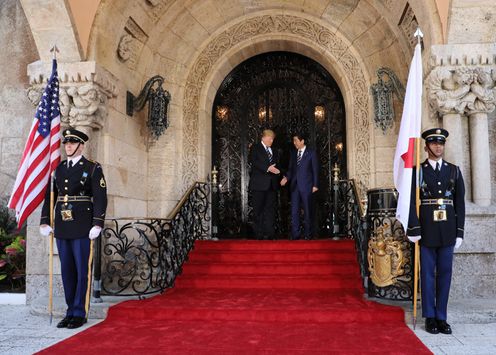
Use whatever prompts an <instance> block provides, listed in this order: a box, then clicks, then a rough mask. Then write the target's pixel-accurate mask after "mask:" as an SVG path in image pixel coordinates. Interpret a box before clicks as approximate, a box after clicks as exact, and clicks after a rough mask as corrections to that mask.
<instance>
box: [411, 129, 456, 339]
mask: <svg viewBox="0 0 496 355" xmlns="http://www.w3.org/2000/svg"><path fill="white" fill-rule="evenodd" d="M448 134H449V133H448V132H447V131H446V130H444V129H442V128H435V129H430V130H427V131H425V132H424V133H423V134H422V138H424V139H425V140H426V142H433V141H437V142H440V143H441V144H444V142H445V140H446V137H447V136H448ZM415 175H416V174H415V169H414V173H413V177H414V179H415ZM411 196H415V182H413V183H412V195H411ZM420 199H421V204H420V216H419V217H417V213H416V208H415V198H412V199H411V208H410V215H409V220H408V231H407V234H408V236H421V237H422V238H421V239H420V242H419V243H420V247H421V250H420V252H421V253H420V263H421V290H422V315H423V317H425V318H426V319H427V320H428V319H435V320H436V321H437V322H438V324H439V322H440V321H446V319H447V307H448V297H449V289H450V285H451V274H452V265H453V252H454V246H455V243H456V238H463V234H464V224H465V186H464V182H463V177H462V174H461V172H460V169H459V167H458V166H456V165H453V164H450V163H448V162H446V161H444V160H443V161H442V164H441V166H440V170H439V172H436V171H435V169H433V167H432V166H431V164H430V163H429V162H428V160H426V161H424V162H423V163H422V164H421V171H420ZM426 324H427V321H426ZM442 324H445V322H443V323H442ZM448 327H449V325H448ZM435 331H437V330H435ZM447 331H449V332H451V329H449V330H447Z"/></svg>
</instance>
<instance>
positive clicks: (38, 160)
mask: <svg viewBox="0 0 496 355" xmlns="http://www.w3.org/2000/svg"><path fill="white" fill-rule="evenodd" d="M59 163H60V108H59V78H58V76H57V61H56V60H55V59H54V60H53V65H52V75H51V76H50V80H49V81H48V83H47V86H46V87H45V90H44V91H43V96H42V97H41V99H40V103H39V104H38V108H37V109H36V113H35V115H34V120H33V125H32V126H31V130H30V132H29V136H28V140H27V142H26V146H25V147H24V152H23V153H22V159H21V165H20V167H19V171H18V173H17V178H16V181H15V184H14V190H13V191H12V196H11V197H10V201H9V207H10V208H12V209H15V211H16V219H17V225H18V227H19V228H21V227H22V224H23V223H24V221H25V220H26V219H27V218H28V216H29V215H30V214H31V213H32V212H33V211H34V210H35V209H36V208H37V207H38V206H39V205H40V203H41V202H42V201H43V199H44V196H45V190H46V188H47V186H48V184H49V181H50V174H51V173H52V171H53V170H55V168H56V167H57V165H58V164H59Z"/></svg>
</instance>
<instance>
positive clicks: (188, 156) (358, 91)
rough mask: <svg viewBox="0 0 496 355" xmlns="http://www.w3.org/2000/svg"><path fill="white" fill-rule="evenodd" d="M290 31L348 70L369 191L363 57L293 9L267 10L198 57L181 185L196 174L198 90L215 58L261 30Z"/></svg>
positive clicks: (359, 168) (188, 102) (359, 172)
mask: <svg viewBox="0 0 496 355" xmlns="http://www.w3.org/2000/svg"><path fill="white" fill-rule="evenodd" d="M274 34H282V35H291V36H293V37H294V36H296V37H300V38H301V39H302V40H304V41H306V42H311V44H312V46H314V47H315V48H320V50H323V51H325V52H326V54H325V55H327V56H330V57H331V58H332V60H333V61H334V62H335V63H336V65H337V66H339V67H340V68H341V69H342V70H343V72H345V73H346V74H345V78H346V80H348V81H349V86H350V87H351V93H350V97H351V98H352V99H351V100H352V102H351V105H350V106H351V107H352V117H353V118H352V120H353V135H354V137H353V140H354V146H355V147H356V148H355V154H354V158H353V159H355V160H354V164H353V166H354V167H355V176H356V178H357V180H358V181H359V184H360V186H361V191H366V186H367V185H368V184H369V178H370V132H369V126H370V119H369V116H368V115H369V107H368V102H369V99H368V97H367V96H368V90H367V89H368V85H367V82H366V79H365V77H364V75H363V72H364V71H365V70H364V69H363V68H362V67H361V66H360V61H359V60H358V59H357V58H356V57H355V55H354V54H353V52H352V51H351V50H350V47H349V44H347V43H345V42H344V41H343V40H342V39H341V38H339V37H338V36H337V35H336V34H335V33H334V32H333V31H332V29H329V28H326V27H324V26H322V25H321V24H319V23H316V22H313V21H311V20H309V19H307V18H302V17H298V16H294V15H290V14H281V15H263V16H256V17H253V18H249V19H246V20H244V21H242V22H240V23H237V24H235V25H233V26H231V27H230V28H228V29H226V30H225V31H223V32H221V33H219V34H218V35H217V36H215V37H214V38H213V39H212V41H211V42H210V43H208V44H207V46H206V47H205V49H203V51H202V52H201V53H200V54H199V56H198V57H197V58H196V60H195V62H194V64H193V66H192V69H191V71H190V73H189V75H188V78H187V81H186V85H185V87H186V89H185V95H184V101H183V118H184V124H183V137H184V139H183V154H184V155H183V167H182V171H183V189H187V188H188V187H189V186H190V185H191V183H192V182H193V181H195V180H196V179H197V178H198V166H199V164H198V156H199V149H198V140H199V139H198V135H199V132H198V127H199V122H198V117H199V116H200V113H199V105H200V104H199V102H200V93H201V91H202V87H203V85H204V83H205V81H206V78H207V76H209V75H210V72H211V71H212V68H213V67H214V66H215V65H216V62H217V61H218V60H219V59H221V58H223V57H225V55H226V53H227V52H228V51H229V50H230V49H231V48H233V47H234V46H238V45H239V44H240V43H242V42H245V41H252V40H253V38H254V37H256V36H259V35H274Z"/></svg>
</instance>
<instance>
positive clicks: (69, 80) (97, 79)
mask: <svg viewBox="0 0 496 355" xmlns="http://www.w3.org/2000/svg"><path fill="white" fill-rule="evenodd" d="M50 73H51V63H44V62H40V61H38V62H34V63H31V64H29V65H28V76H29V82H30V84H31V87H29V88H28V89H27V96H28V98H29V100H30V101H31V103H32V104H33V105H34V106H36V105H38V102H39V100H40V97H41V93H42V91H43V89H44V86H45V84H46V82H47V81H48V78H49V75H50ZM58 74H59V82H60V96H59V104H60V113H61V116H62V117H61V121H62V124H65V125H69V126H73V127H91V128H94V129H100V128H101V127H102V126H103V125H104V123H105V120H106V118H107V115H108V112H107V106H108V100H109V99H110V98H113V97H116V96H117V79H116V78H115V77H114V76H113V75H112V74H111V73H109V72H108V71H107V70H105V69H103V68H101V67H99V66H98V65H96V63H95V62H77V63H58Z"/></svg>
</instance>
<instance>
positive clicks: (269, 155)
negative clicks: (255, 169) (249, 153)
mask: <svg viewBox="0 0 496 355" xmlns="http://www.w3.org/2000/svg"><path fill="white" fill-rule="evenodd" d="M265 151H266V152H267V155H268V157H269V162H270V163H271V164H272V153H271V152H270V150H269V147H267V148H265Z"/></svg>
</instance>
